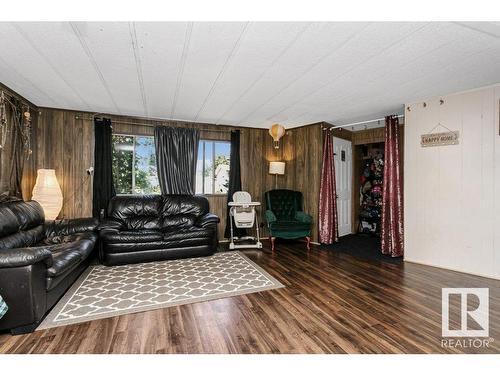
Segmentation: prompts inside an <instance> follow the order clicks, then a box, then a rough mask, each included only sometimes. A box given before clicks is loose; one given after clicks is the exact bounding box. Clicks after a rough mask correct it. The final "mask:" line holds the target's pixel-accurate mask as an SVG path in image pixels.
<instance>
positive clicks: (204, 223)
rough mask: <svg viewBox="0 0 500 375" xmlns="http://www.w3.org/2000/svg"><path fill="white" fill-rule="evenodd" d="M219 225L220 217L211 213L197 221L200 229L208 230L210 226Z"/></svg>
mask: <svg viewBox="0 0 500 375" xmlns="http://www.w3.org/2000/svg"><path fill="white" fill-rule="evenodd" d="M218 223H220V219H219V217H218V216H217V215H215V214H212V213H210V212H209V213H207V214H205V215H203V216H200V217H199V218H198V220H196V223H195V225H196V226H197V227H200V228H206V227H209V226H217V224H218Z"/></svg>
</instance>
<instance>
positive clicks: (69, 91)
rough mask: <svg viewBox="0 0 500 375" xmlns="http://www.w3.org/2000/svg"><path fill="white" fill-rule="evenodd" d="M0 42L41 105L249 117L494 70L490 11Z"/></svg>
mask: <svg viewBox="0 0 500 375" xmlns="http://www.w3.org/2000/svg"><path fill="white" fill-rule="evenodd" d="M0 50H1V51H2V53H1V54H0V81H1V82H2V83H4V84H6V85H7V86H9V87H11V88H12V89H14V90H16V91H17V92H19V93H20V94H21V95H23V96H25V97H26V98H28V99H29V100H31V101H33V102H34V103H35V104H37V105H40V106H48V107H59V108H68V109H76V110H84V111H91V112H99V113H111V114H126V115H136V116H145V117H153V118H173V119H181V120H188V121H199V122H211V123H218V124H229V125H242V126H254V127H267V126H269V125H270V124H271V123H274V122H280V123H283V124H284V125H285V126H288V127H293V126H299V125H303V124H307V123H312V122H317V121H328V122H331V123H334V124H345V123H349V122H356V121H362V120H366V119H371V118H378V117H383V116H384V115H387V114H391V113H401V112H402V109H403V105H404V103H405V102H413V101H416V100H420V99H423V98H426V97H429V96H437V95H445V94H448V93H450V92H455V91H460V90H466V89H471V88H475V87H480V86H484V85H488V84H493V83H498V82H499V81H500V76H499V74H498V64H499V62H500V23H498V22H496V23H495V22H490V23H488V22H467V23H404V22H403V23H390V22H388V23H362V22H344V23H338V22H336V23H317V22H316V23H304V22H262V23H260V22H249V23H246V22H233V23H228V22H201V23H199V22H195V23H191V22H156V23H151V22H135V23H134V22H130V23H128V22H79V23H69V22H23V23H0ZM370 126H376V124H375V125H374V124H370Z"/></svg>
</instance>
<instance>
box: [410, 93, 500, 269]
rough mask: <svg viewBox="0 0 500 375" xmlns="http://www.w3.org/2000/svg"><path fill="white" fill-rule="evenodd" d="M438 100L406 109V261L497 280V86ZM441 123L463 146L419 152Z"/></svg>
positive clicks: (499, 157) (499, 215)
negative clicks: (422, 142) (455, 133)
mask: <svg viewBox="0 0 500 375" xmlns="http://www.w3.org/2000/svg"><path fill="white" fill-rule="evenodd" d="M441 98H442V99H443V100H444V103H443V104H442V105H440V103H439V99H440V98H439V97H438V98H434V99H429V100H426V101H425V103H426V104H427V106H426V107H424V106H423V102H418V103H413V104H407V105H406V126H405V158H404V170H405V173H404V178H405V181H404V189H405V260H407V261H413V262H418V263H423V264H428V265H432V266H438V267H442V268H448V269H452V270H457V271H462V272H467V273H472V274H477V275H482V276H488V277H494V278H500V136H499V122H500V120H499V111H500V85H495V86H490V87H486V88H482V89H478V90H473V91H468V92H463V93H458V94H453V95H447V96H443V97H441ZM408 106H409V107H410V110H408ZM439 122H440V123H441V124H443V125H445V126H446V127H448V128H449V129H451V130H459V131H460V144H459V145H456V146H441V147H426V148H422V147H421V146H420V135H421V134H425V133H428V132H429V131H430V130H431V129H432V128H433V127H434V126H436V125H437V124H438V123H439ZM436 131H440V130H439V129H436ZM441 131H446V130H445V129H443V130H441Z"/></svg>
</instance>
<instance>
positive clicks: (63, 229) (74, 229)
mask: <svg viewBox="0 0 500 375" xmlns="http://www.w3.org/2000/svg"><path fill="white" fill-rule="evenodd" d="M98 224H99V220H97V219H96V218H93V217H88V218H80V219H63V220H52V221H46V222H45V236H46V237H48V238H50V237H54V236H68V235H70V234H75V233H83V232H94V231H95V230H96V229H97V226H98Z"/></svg>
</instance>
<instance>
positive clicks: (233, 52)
mask: <svg viewBox="0 0 500 375" xmlns="http://www.w3.org/2000/svg"><path fill="white" fill-rule="evenodd" d="M249 25H250V22H246V23H245V26H244V27H243V30H242V31H241V32H240V35H239V36H238V39H237V40H236V42H235V44H234V46H233V48H232V49H231V52H230V53H229V55H228V57H227V58H226V61H225V62H224V65H223V66H222V68H221V70H220V71H219V74H217V77H216V78H215V80H214V82H213V83H212V87H210V90H209V91H208V94H207V96H206V97H205V100H203V103H202V104H201V107H200V109H199V110H198V112H197V113H196V116H195V118H194V121H197V120H198V117H199V116H200V114H201V112H203V110H204V109H205V106H206V105H207V102H208V100H209V99H210V97H211V96H212V95H213V93H214V91H215V88H216V87H217V84H218V82H219V81H220V79H221V78H222V77H223V76H224V74H225V72H226V70H227V68H228V66H229V65H230V62H231V61H232V60H233V58H234V56H236V54H237V52H238V50H239V47H240V45H241V41H242V39H243V36H244V35H245V34H246V32H247V30H248V26H249Z"/></svg>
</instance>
